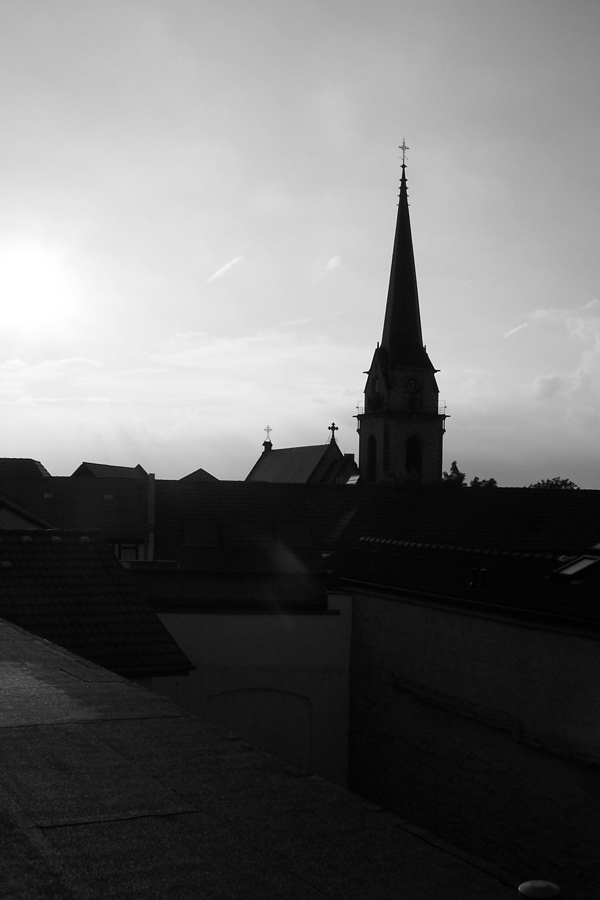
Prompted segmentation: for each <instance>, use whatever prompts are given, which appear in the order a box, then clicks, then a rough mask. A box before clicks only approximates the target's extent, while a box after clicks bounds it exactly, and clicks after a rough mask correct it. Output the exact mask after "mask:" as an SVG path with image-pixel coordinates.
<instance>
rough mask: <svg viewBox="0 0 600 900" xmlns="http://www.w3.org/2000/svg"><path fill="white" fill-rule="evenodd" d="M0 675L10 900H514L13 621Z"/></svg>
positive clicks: (458, 859) (484, 874) (459, 857)
mask: <svg viewBox="0 0 600 900" xmlns="http://www.w3.org/2000/svg"><path fill="white" fill-rule="evenodd" d="M0 660H1V661H0V759H2V770H1V772H0V839H1V841H2V847H3V852H2V854H1V856H0V879H1V881H2V883H3V885H4V891H3V895H4V896H7V897H11V898H16V900H20V898H23V900H42V898H43V900H71V898H73V900H83V898H86V900H96V898H98V900H100V898H102V900H111V898H114V900H116V898H118V900H137V898H140V900H141V898H144V900H147V898H150V897H174V898H175V897H176V898H177V900H187V898H190V900H192V898H194V900H198V898H200V897H201V898H203V900H210V898H214V900H230V898H231V900H237V898H240V900H241V898H244V900H248V898H250V897H251V898H253V900H318V898H323V897H327V898H333V900H342V898H344V900H386V898H390V900H391V898H396V897H402V898H403V900H425V898H429V897H443V898H444V900H459V898H460V900H470V898H473V900H480V898H481V897H485V898H486V900H508V898H513V900H515V897H516V884H509V883H508V879H507V878H506V876H505V875H503V874H502V873H501V872H496V871H493V870H492V869H491V868H490V866H489V865H487V864H486V863H483V862H481V861H479V860H476V859H474V858H472V857H469V856H468V855H467V854H464V853H462V852H461V851H460V850H458V849H456V848H454V847H453V846H451V845H449V844H447V843H445V842H443V841H441V840H438V839H436V838H434V837H433V836H432V835H429V834H428V833H426V832H424V831H422V830H420V829H416V828H413V827H412V826H410V825H409V824H408V823H406V822H404V821H403V820H402V819H401V818H400V817H398V816H395V815H393V814H391V813H388V812H385V811H383V810H382V809H381V808H380V807H378V806H376V805H374V804H372V803H369V802H368V801H366V800H363V799H362V798H360V797H358V796H356V795H354V794H351V793H350V792H348V791H345V790H343V789H342V788H339V787H337V786H335V785H332V784H330V783H328V782H326V781H324V780H322V779H320V778H316V777H314V776H310V775H309V776H307V775H306V774H305V773H303V772H301V771H300V770H298V769H295V768H294V767H292V766H290V765H288V764H287V763H285V762H284V761H282V760H279V759H277V758H276V757H273V756H271V755H269V754H268V753H265V752H263V751H260V750H257V749H256V748H254V747H252V746H250V745H249V744H247V743H246V742H244V741H242V740H239V739H238V738H236V737H235V736H233V735H229V734H227V733H225V732H222V731H220V730H218V729H217V728H215V727H213V726H212V725H210V724H208V723H207V722H206V721H204V720H202V719H200V718H199V717H196V716H193V715H191V714H190V713H188V712H187V711H185V710H183V709H181V708H179V707H178V706H176V705H175V704H173V703H172V702H170V701H169V700H167V699H166V698H163V697H162V696H161V695H159V694H157V693H154V692H152V691H150V690H147V689H146V688H143V687H140V686H139V685H136V684H132V683H130V682H128V681H126V680H125V679H124V678H122V677H120V676H119V675H116V674H114V673H112V672H109V671H107V670H106V669H103V668H100V667H99V666H96V665H94V664H92V663H88V662H87V661H85V660H83V659H82V658H80V657H77V656H75V655H74V654H72V653H69V652H68V651H65V650H62V649H61V648H59V647H57V646H56V645H54V644H51V643H49V642H47V641H44V640H42V639H41V638H38V637H36V636H34V635H32V634H30V633H29V632H27V631H24V630H23V629H20V628H18V627H15V626H12V625H10V624H9V623H7V622H6V621H4V620H0ZM533 875H535V873H533ZM529 877H533V876H532V873H530V872H523V873H522V879H521V880H526V879H527V878H529Z"/></svg>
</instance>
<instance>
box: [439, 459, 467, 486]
mask: <svg viewBox="0 0 600 900" xmlns="http://www.w3.org/2000/svg"><path fill="white" fill-rule="evenodd" d="M466 477H467V476H466V475H465V473H464V472H461V471H460V469H459V468H458V466H457V465H456V460H454V462H453V463H452V464H451V466H450V471H449V472H443V474H442V484H445V485H447V486H448V487H457V488H459V487H464V486H465V478H466Z"/></svg>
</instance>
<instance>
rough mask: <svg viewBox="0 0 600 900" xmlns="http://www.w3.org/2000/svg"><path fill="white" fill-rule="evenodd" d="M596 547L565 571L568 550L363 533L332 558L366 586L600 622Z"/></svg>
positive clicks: (567, 620) (346, 576) (347, 578)
mask: <svg viewBox="0 0 600 900" xmlns="http://www.w3.org/2000/svg"><path fill="white" fill-rule="evenodd" d="M594 553H595V555H593V556H590V557H589V558H588V560H586V561H585V562H584V564H582V567H581V568H580V567H579V566H577V567H576V568H577V571H576V572H575V573H574V574H572V575H571V574H569V572H566V573H563V572H561V569H564V568H565V567H567V562H568V559H569V558H568V557H558V556H555V555H552V554H545V553H533V554H532V553H514V552H510V551H486V550H476V549H469V548H465V547H455V546H447V545H446V546H435V545H432V544H420V543H418V542H414V541H395V540H391V539H384V538H373V537H369V536H364V537H362V538H360V539H359V541H358V542H357V543H356V544H353V545H348V546H347V547H345V548H344V549H343V550H341V551H340V552H338V553H336V554H334V556H333V557H332V558H331V560H330V564H331V565H332V566H333V568H334V570H335V571H336V572H337V573H338V574H339V575H340V576H341V577H342V579H343V581H344V582H352V583H354V584H355V585H362V586H363V587H364V586H367V585H368V586H370V587H371V588H379V589H384V590H386V589H389V590H392V591H394V592H396V593H400V594H406V593H408V594H413V595H418V596H420V597H430V598H437V599H438V600H441V601H460V602H462V603H463V604H466V605H470V606H474V605H477V606H479V607H481V608H483V609H485V608H487V610H488V611H489V612H495V613H496V614H497V613H498V612H503V613H504V614H510V615H515V614H517V615H519V616H523V615H525V616H532V615H533V616H535V617H537V618H539V617H540V616H543V617H545V618H546V619H547V620H554V622H555V624H562V625H569V624H570V625H576V624H579V625H585V626H591V625H593V626H594V627H596V628H598V627H600V606H599V604H598V598H599V597H600V551H598V550H596V551H595V552H594ZM577 558H578V557H573V559H577ZM595 560H597V562H595ZM585 563H587V565H586V564H585Z"/></svg>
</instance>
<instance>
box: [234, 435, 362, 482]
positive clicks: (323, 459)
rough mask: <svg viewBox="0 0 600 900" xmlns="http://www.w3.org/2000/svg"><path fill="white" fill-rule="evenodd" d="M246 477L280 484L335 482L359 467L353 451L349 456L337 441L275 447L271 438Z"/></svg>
mask: <svg viewBox="0 0 600 900" xmlns="http://www.w3.org/2000/svg"><path fill="white" fill-rule="evenodd" d="M266 443H267V446H266V447H265V451H264V453H263V454H262V455H261V456H260V457H259V459H258V460H257V462H256V463H255V464H254V466H253V468H252V469H251V470H250V472H249V474H248V475H247V477H246V481H268V482H271V483H277V484H310V483H321V484H333V483H334V482H336V481H338V479H342V480H343V481H347V480H348V478H350V476H351V475H358V467H357V466H356V464H355V463H354V458H353V457H352V456H351V455H348V456H345V455H344V454H343V453H342V451H341V450H340V448H339V447H338V445H337V443H336V442H335V441H330V442H329V443H328V444H318V445H317V446H311V447H287V448H284V449H283V450H272V449H270V444H269V443H268V442H266Z"/></svg>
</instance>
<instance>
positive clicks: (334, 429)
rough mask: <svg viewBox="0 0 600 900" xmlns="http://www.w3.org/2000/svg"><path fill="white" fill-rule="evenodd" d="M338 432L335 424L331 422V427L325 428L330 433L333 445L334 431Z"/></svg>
mask: <svg viewBox="0 0 600 900" xmlns="http://www.w3.org/2000/svg"><path fill="white" fill-rule="evenodd" d="M339 430H340V429H339V428H338V427H337V425H336V424H335V422H332V423H331V425H328V427H327V431H330V432H331V440H332V441H333V442H334V443H335V433H336V431H339Z"/></svg>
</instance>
